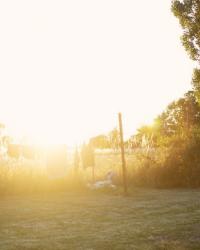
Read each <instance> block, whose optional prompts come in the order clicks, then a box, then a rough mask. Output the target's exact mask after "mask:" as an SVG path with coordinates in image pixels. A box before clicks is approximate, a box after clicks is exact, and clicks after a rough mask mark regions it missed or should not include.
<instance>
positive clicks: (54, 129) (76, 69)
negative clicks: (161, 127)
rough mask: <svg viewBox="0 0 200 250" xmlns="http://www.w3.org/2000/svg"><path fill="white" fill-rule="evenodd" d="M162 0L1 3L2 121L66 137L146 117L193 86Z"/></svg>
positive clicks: (29, 132) (16, 128)
mask: <svg viewBox="0 0 200 250" xmlns="http://www.w3.org/2000/svg"><path fill="white" fill-rule="evenodd" d="M170 2H171V1H169V0H162V1H160V0H153V1H136V0H130V1H126V0H120V1H118V0H113V1H111V0H101V1H94V0H90V1H89V0H85V1H82V0H79V1H77V0H73V1H64V0H63V1H61V0H34V1H32V0H30V1H27V0H24V1H22V0H19V1H15V0H12V1H11V0H6V1H1V2H0V36H1V37H0V121H1V122H3V123H5V124H6V126H7V127H8V129H9V131H10V133H11V134H12V135H15V136H17V137H19V138H21V137H23V136H28V137H29V138H31V140H32V141H34V142H44V143H45V142H49V143H55V142H56V143H58V142H59V143H60V142H62V143H63V142H64V143H67V144H73V143H78V142H81V141H83V140H87V139H88V138H89V137H90V136H94V135H97V134H99V133H106V132H108V131H109V130H111V129H112V128H114V127H115V126H116V125H117V113H118V112H119V111H121V112H122V113H123V118H124V130H125V134H126V136H127V135H130V134H132V133H134V132H135V130H136V128H137V127H139V126H140V125H142V124H144V123H149V122H152V121H153V119H154V117H155V116H156V115H157V114H159V113H160V112H161V111H162V110H163V109H164V108H165V106H166V105H167V104H168V103H169V102H171V101H172V100H174V99H175V98H178V97H180V96H181V95H182V94H183V93H184V92H185V91H187V90H188V89H189V88H190V80H191V74H192V68H193V65H192V62H191V61H190V60H189V59H188V56H187V55H186V53H185V51H184V49H183V48H182V46H181V43H180V39H179V37H180V34H181V29H180V28H179V25H178V22H177V20H176V19H175V18H174V17H173V15H172V13H171V12H170Z"/></svg>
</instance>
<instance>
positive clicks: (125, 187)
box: [118, 113, 128, 195]
mask: <svg viewBox="0 0 200 250" xmlns="http://www.w3.org/2000/svg"><path fill="white" fill-rule="evenodd" d="M118 119H119V131H120V147H121V159H122V175H123V185H124V195H127V194H128V189H127V171H126V160H125V154H124V136H123V126H122V115H121V113H119V114H118Z"/></svg>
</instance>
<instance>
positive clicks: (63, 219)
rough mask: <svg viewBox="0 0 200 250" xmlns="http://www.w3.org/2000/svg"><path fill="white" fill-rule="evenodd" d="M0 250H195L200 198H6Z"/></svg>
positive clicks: (157, 193) (178, 194)
mask: <svg viewBox="0 0 200 250" xmlns="http://www.w3.org/2000/svg"><path fill="white" fill-rule="evenodd" d="M0 249H1V250H14V249H19V250H28V249H31V250H36V249H38V250H39V249H41V250H44V249H45V250H49V249H51V250H53V249H63V250H64V249H65V250H66V249H75V250H76V249H82V250H85V249H88V250H92V249H94V250H96V249H97V250H100V249H108V250H110V249H139V250H147V249H148V250H151V249H157V250H158V249H163V250H164V249H170V250H171V249H172V250H173V249H177V250H183V249H185V250H186V249H187V250H188V249H200V192H199V190H170V191H169V190H145V189H135V190H133V191H132V192H131V194H130V195H129V197H122V196H121V195H119V194H118V192H116V191H115V192H113V193H112V192H110V193H109V194H108V193H107V194H106V193H104V192H99V191H95V192H89V193H88V192H87V193H86V192H85V193H84V192H83V193H76V194H70V193H54V194H51V195H45V194H43V195H41V194H38V195H36V194H35V195H31V196H10V197H8V196H7V197H5V198H1V200H0Z"/></svg>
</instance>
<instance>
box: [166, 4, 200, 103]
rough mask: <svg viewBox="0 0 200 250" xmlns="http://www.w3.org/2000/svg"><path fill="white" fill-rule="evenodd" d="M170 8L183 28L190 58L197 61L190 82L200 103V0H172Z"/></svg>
mask: <svg viewBox="0 0 200 250" xmlns="http://www.w3.org/2000/svg"><path fill="white" fill-rule="evenodd" d="M171 8H172V12H173V13H174V15H175V16H176V17H177V18H178V19H179V22H180V25H181V26H182V28H183V35H182V38H181V40H182V44H183V46H184V47H185V49H186V51H187V52H188V54H189V56H190V58H191V59H192V60H194V61H196V62H197V63H198V67H197V68H196V69H195V70H194V73H193V79H192V84H193V86H194V90H195V94H196V97H197V99H198V101H199V103H200V68H199V64H200V1H199V0H182V1H181V0H174V1H172V7H171Z"/></svg>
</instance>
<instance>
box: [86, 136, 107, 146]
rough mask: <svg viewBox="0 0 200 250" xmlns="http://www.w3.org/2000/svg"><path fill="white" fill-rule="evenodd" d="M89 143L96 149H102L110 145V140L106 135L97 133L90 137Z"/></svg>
mask: <svg viewBox="0 0 200 250" xmlns="http://www.w3.org/2000/svg"><path fill="white" fill-rule="evenodd" d="M89 144H90V145H92V146H93V147H94V148H98V149H104V148H109V147H110V142H109V139H108V137H107V136H106V135H98V136H95V137H92V138H91V139H90V141H89Z"/></svg>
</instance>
